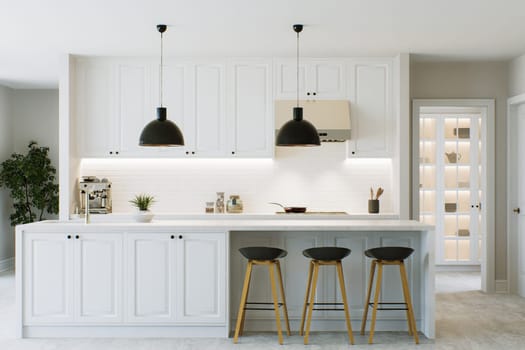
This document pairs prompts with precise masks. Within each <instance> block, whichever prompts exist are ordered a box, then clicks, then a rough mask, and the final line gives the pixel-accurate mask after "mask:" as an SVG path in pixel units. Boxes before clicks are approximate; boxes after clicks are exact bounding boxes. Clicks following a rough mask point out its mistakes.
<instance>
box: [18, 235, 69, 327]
mask: <svg viewBox="0 0 525 350" xmlns="http://www.w3.org/2000/svg"><path fill="white" fill-rule="evenodd" d="M67 237H68V235H66V234H43V233H39V234H25V235H24V239H23V245H24V248H23V249H24V250H23V251H24V257H23V267H22V268H23V269H24V271H23V276H24V277H23V284H24V286H23V293H24V294H23V298H24V316H23V317H24V321H23V323H24V324H25V325H31V324H40V323H69V322H71V321H73V240H72V239H71V235H69V237H70V239H68V238H67Z"/></svg>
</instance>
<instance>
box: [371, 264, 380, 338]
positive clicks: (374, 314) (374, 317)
mask: <svg viewBox="0 0 525 350" xmlns="http://www.w3.org/2000/svg"><path fill="white" fill-rule="evenodd" d="M377 265H378V269H377V279H376V292H375V295H374V308H373V309H372V323H371V324H370V335H369V336H368V344H372V343H373V341H374V329H375V326H376V316H377V305H378V302H379V293H380V291H381V280H382V277H383V264H382V263H381V261H378V262H377Z"/></svg>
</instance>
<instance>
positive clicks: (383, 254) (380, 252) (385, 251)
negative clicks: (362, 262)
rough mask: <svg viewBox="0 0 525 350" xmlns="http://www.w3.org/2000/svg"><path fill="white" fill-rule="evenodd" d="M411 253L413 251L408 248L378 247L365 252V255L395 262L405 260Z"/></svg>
mask: <svg viewBox="0 0 525 350" xmlns="http://www.w3.org/2000/svg"><path fill="white" fill-rule="evenodd" d="M413 252H414V249H412V248H408V247H378V248H372V249H368V250H366V251H365V255H366V256H368V257H369V258H374V259H378V260H386V261H395V260H405V259H406V258H408V257H409V256H410V255H411V254H412V253H413Z"/></svg>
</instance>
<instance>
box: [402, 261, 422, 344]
mask: <svg viewBox="0 0 525 350" xmlns="http://www.w3.org/2000/svg"><path fill="white" fill-rule="evenodd" d="M399 272H400V274H401V284H402V285H403V294H404V296H405V303H406V304H407V309H408V326H409V327H411V328H412V333H413V334H412V335H413V336H414V341H415V343H416V344H419V337H418V335H417V328H416V319H415V317H414V309H413V308H412V299H411V298H410V289H409V288H408V278H407V272H406V269H405V263H404V262H403V261H401V263H400V264H399Z"/></svg>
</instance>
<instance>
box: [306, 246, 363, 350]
mask: <svg viewBox="0 0 525 350" xmlns="http://www.w3.org/2000/svg"><path fill="white" fill-rule="evenodd" d="M350 252H351V250H350V249H347V248H341V247H319V248H310V249H305V250H303V255H304V256H305V257H307V258H309V259H311V260H310V268H309V269H308V281H307V282H306V283H307V284H306V295H305V297H304V305H303V315H302V317H301V328H300V330H299V334H300V335H303V334H304V344H305V345H307V344H308V335H309V334H310V324H311V322H312V311H313V310H325V311H344V312H345V319H346V328H347V332H348V337H349V338H350V343H351V344H354V335H353V334H352V324H351V323H350V311H349V309H348V301H347V299H346V288H345V280H344V276H343V266H342V265H341V260H342V259H343V258H345V257H347V256H348V255H349V254H350ZM321 265H322V266H327V265H334V266H336V267H337V275H338V276H339V287H340V288H341V296H342V297H343V302H342V303H316V302H314V301H315V291H316V289H317V278H318V277H319V266H321ZM312 277H313V280H312ZM308 298H310V301H308ZM314 305H333V306H334V308H314ZM336 305H343V309H337V308H335V306H336ZM307 306H308V318H307V322H306V332H304V322H305V316H306V307H307Z"/></svg>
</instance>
